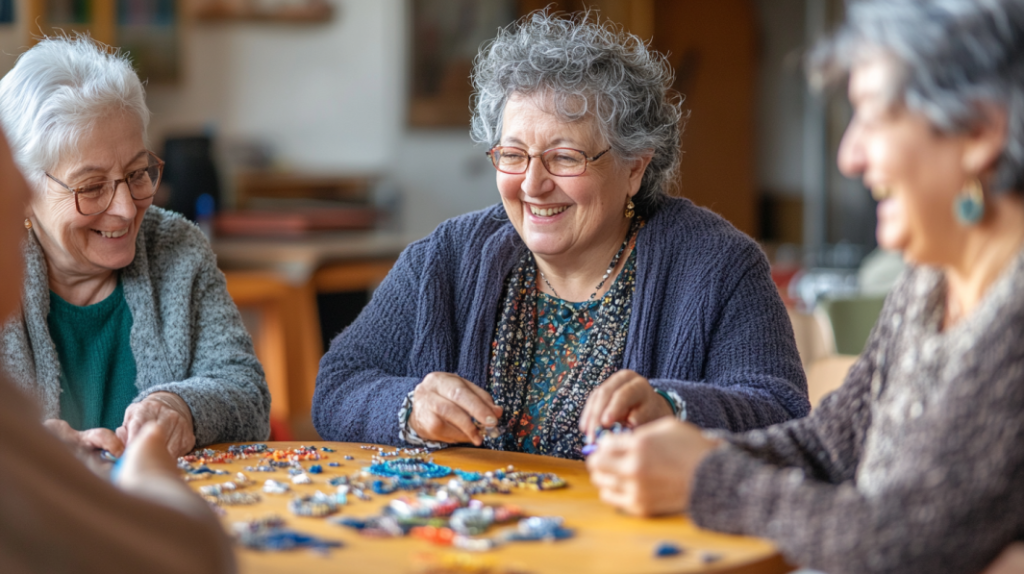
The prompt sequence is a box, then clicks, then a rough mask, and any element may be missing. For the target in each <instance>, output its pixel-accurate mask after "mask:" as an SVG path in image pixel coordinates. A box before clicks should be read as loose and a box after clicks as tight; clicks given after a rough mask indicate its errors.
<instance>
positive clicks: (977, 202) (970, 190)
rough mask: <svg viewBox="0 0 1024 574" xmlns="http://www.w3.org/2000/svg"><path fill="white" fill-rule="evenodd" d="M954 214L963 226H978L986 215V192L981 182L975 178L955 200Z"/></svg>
mask: <svg viewBox="0 0 1024 574" xmlns="http://www.w3.org/2000/svg"><path fill="white" fill-rule="evenodd" d="M953 213H954V214H956V219H957V221H959V222H960V224H961V225H964V226H968V227H969V226H971V225H977V224H978V222H979V221H981V218H982V217H983V216H984V215H985V192H984V190H983V189H982V187H981V181H980V180H979V179H978V178H974V179H972V180H971V182H970V183H968V184H967V187H965V188H964V189H963V190H962V191H961V192H960V193H959V194H958V195H957V196H956V199H955V200H953Z"/></svg>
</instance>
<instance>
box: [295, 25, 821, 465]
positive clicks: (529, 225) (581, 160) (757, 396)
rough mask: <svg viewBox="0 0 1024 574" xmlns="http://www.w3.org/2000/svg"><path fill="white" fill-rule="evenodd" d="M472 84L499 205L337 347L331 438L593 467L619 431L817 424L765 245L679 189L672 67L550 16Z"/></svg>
mask: <svg viewBox="0 0 1024 574" xmlns="http://www.w3.org/2000/svg"><path fill="white" fill-rule="evenodd" d="M473 82H474V86H475V90H476V93H475V113H474V117H473V124H472V131H471V134H472V137H473V139H474V140H475V141H477V142H479V143H482V144H484V145H486V146H487V147H488V148H489V151H488V152H487V154H488V156H489V157H490V160H491V162H492V163H493V165H494V168H495V170H496V176H497V187H498V193H499V195H500V198H501V204H500V205H496V206H494V207H491V208H488V209H485V210H483V211H479V212H476V213H470V214H467V215H463V216H460V217H456V218H454V219H452V220H450V221H447V222H445V223H444V224H442V225H441V226H440V227H439V228H438V229H437V230H436V231H434V233H433V234H431V235H430V236H429V237H427V238H425V239H423V240H421V241H418V242H416V243H414V244H412V245H411V246H409V248H407V249H406V250H405V252H404V253H403V254H402V256H401V257H400V258H399V260H398V262H397V263H396V265H395V267H394V269H393V270H392V271H391V273H390V274H389V275H388V277H387V278H386V279H385V280H384V282H383V283H382V284H381V286H380V287H379V288H378V289H377V291H376V292H375V293H374V296H373V299H372V301H371V302H370V303H369V305H368V306H367V307H366V309H365V310H364V311H363V312H362V314H361V315H360V316H359V318H358V319H357V320H356V321H355V322H354V324H353V325H351V326H350V327H349V328H348V329H347V330H345V331H344V332H343V333H342V334H340V335H339V336H338V337H337V338H336V339H335V340H334V341H333V343H332V344H331V347H330V350H329V351H328V352H327V354H326V356H325V357H324V359H323V361H322V362H321V364H320V373H319V376H318V379H317V386H316V393H315V397H314V406H313V418H314V422H315V424H316V425H317V430H319V432H320V434H321V436H323V437H324V438H326V439H329V440H345V441H364V442H375V443H391V444H424V443H427V444H431V445H438V444H441V443H465V442H471V443H473V444H475V445H478V446H479V445H481V444H485V445H486V446H487V447H490V448H493V449H499V450H510V451H524V452H530V453H538V454H547V455H554V456H561V457H568V458H579V457H580V456H581V447H582V446H583V443H584V437H585V436H589V437H592V436H594V434H595V433H596V432H597V431H598V429H599V428H601V427H610V426H613V425H614V424H615V423H621V424H624V425H626V426H636V425H640V424H643V423H646V422H649V421H652V420H654V419H657V418H677V419H686V420H690V421H693V422H695V423H697V424H699V425H702V426H705V427H709V428H725V429H730V430H746V429H752V428H758V427H763V426H767V425H770V424H773V423H777V422H781V421H785V420H788V419H791V418H794V417H800V416H803V415H805V414H806V413H807V411H808V408H809V407H808V401H807V391H806V382H805V379H804V374H803V369H802V368H801V365H800V359H799V356H798V355H797V350H796V345H795V343H794V340H793V334H792V330H791V327H790V324H789V319H788V318H787V315H786V311H785V309H784V307H783V305H782V301H781V299H780V297H779V295H778V293H777V291H776V289H775V286H774V284H773V283H772V280H771V277H770V274H769V268H768V262H767V261H766V259H765V256H764V254H763V253H762V252H761V250H760V249H759V248H758V246H757V244H756V243H754V242H753V241H752V240H751V239H750V238H748V237H746V236H745V235H743V234H742V233H740V232H739V231H737V230H736V229H735V228H734V227H732V226H731V225H729V224H728V223H727V222H725V221H724V220H723V219H721V218H720V217H718V216H716V215H714V214H712V213H711V212H709V211H706V210H704V209H700V208H698V207H695V206H694V205H693V204H692V203H690V202H689V201H687V200H684V199H676V198H670V197H669V196H668V194H667V191H668V188H669V186H670V185H671V183H672V181H673V180H674V178H675V176H676V173H677V167H678V164H679V157H680V133H681V129H682V125H681V124H682V119H683V113H682V111H681V109H680V104H679V97H678V94H675V93H674V92H672V91H671V90H670V89H669V86H670V85H671V83H672V72H671V68H670V67H669V66H668V64H667V62H666V61H665V58H664V57H663V56H661V55H660V54H657V53H656V52H653V51H651V50H650V49H648V47H647V46H646V45H645V44H644V43H643V41H641V40H640V39H639V38H637V37H635V36H631V35H628V34H626V33H624V32H622V31H620V30H618V29H615V28H614V27H612V26H611V25H607V24H605V25H601V24H600V23H596V22H594V21H593V20H592V19H590V18H588V17H587V16H582V17H577V18H574V19H570V18H562V17H559V16H557V15H552V14H551V13H548V12H536V13H533V14H532V15H530V16H527V17H526V18H524V19H523V20H521V21H519V22H517V23H515V24H513V25H511V26H509V27H508V28H506V29H504V30H502V31H501V32H499V34H498V36H497V37H496V38H495V39H494V40H493V41H491V42H490V43H489V44H488V45H487V46H485V47H484V48H483V49H482V50H481V52H480V54H479V56H478V58H477V60H476V63H475V70H474V73H473ZM481 429H482V430H481Z"/></svg>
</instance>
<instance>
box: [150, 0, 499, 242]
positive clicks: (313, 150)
mask: <svg viewBox="0 0 1024 574" xmlns="http://www.w3.org/2000/svg"><path fill="white" fill-rule="evenodd" d="M335 2H336V14H337V17H336V18H335V20H334V21H332V22H331V23H329V24H322V25H282V24H244V23H236V24H195V25H192V26H191V27H190V28H188V29H185V30H183V42H182V47H183V50H184V53H183V72H184V77H183V78H182V80H181V82H180V83H179V84H178V85H177V86H174V87H159V86H153V87H151V88H150V90H149V94H150V105H151V107H152V110H153V114H154V115H153V123H152V128H151V130H150V134H151V136H152V137H153V139H154V141H155V142H157V141H160V140H162V139H163V137H165V136H166V135H168V134H173V133H176V132H182V131H189V130H191V131H197V130H202V129H204V128H205V127H206V126H212V127H213V128H214V129H215V132H216V133H217V134H218V135H219V136H220V137H225V138H259V139H264V140H267V141H269V142H272V144H273V145H274V146H275V148H276V151H277V152H278V154H279V156H280V159H281V160H282V161H283V163H285V164H286V165H288V166H289V167H292V168H295V169H301V170H310V171H317V172H356V173H366V172H369V173H381V174H384V175H385V176H386V177H387V178H388V179H389V180H391V181H393V182H394V183H396V184H397V185H398V186H399V188H400V189H401V191H402V193H403V197H404V205H403V217H402V220H403V223H404V228H405V229H406V230H408V231H411V232H414V233H422V234H425V233H427V232H429V231H430V230H431V229H433V228H434V227H435V226H436V225H437V224H438V223H440V222H441V221H443V220H444V219H446V218H448V217H452V216H455V215H458V214H460V213H465V212H466V211H469V210H472V209H479V208H481V207H484V206H486V205H489V204H491V203H493V202H495V201H497V198H498V196H497V191H496V189H495V186H494V174H493V169H492V168H491V167H490V165H489V164H488V163H487V159H486V157H484V155H483V150H482V149H478V148H475V147H474V146H473V145H472V143H471V142H470V140H469V136H468V135H467V129H468V127H467V129H457V130H443V131H410V130H409V129H408V128H407V127H406V125H405V106H406V95H405V94H406V76H407V61H408V58H407V55H408V34H407V31H406V30H407V25H406V22H407V14H406V10H407V3H406V2H404V1H403V0H373V1H367V0H335ZM466 105H467V106H468V105H469V104H468V102H467V104H466Z"/></svg>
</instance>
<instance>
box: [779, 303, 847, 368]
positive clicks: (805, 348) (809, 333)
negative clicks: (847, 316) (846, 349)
mask: <svg viewBox="0 0 1024 574" xmlns="http://www.w3.org/2000/svg"><path fill="white" fill-rule="evenodd" d="M786 310H787V311H788V313H789V322H790V323H792V324H793V338H794V339H796V349H797V351H798V352H799V353H800V362H801V363H803V365H804V368H805V369H806V368H807V367H809V366H811V364H813V363H814V362H815V361H817V360H818V359H821V358H824V357H828V356H830V355H834V354H835V353H836V348H835V341H834V339H833V337H832V327H831V325H830V324H829V322H828V318H827V317H818V316H815V315H812V314H809V313H804V312H802V311H797V310H796V309H793V308H792V307H787V308H786Z"/></svg>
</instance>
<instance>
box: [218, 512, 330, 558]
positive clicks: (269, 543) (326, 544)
mask: <svg viewBox="0 0 1024 574" xmlns="http://www.w3.org/2000/svg"><path fill="white" fill-rule="evenodd" d="M232 530H234V533H235V537H236V539H237V540H238V543H239V544H241V545H242V546H245V547H246V548H252V549H253V550H263V551H280V550H293V549H295V548H311V549H313V550H318V551H321V552H326V551H327V550H328V549H330V548H337V547H339V546H341V545H342V544H341V542H338V541H335V540H324V539H321V538H317V537H315V536H310V535H309V534H302V533H300V532H296V531H294V530H291V529H288V528H286V527H285V523H284V520H282V519H281V518H278V517H276V516H272V517H269V518H263V519H257V520H250V521H249V522H236V523H234V524H233V525H232Z"/></svg>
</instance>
